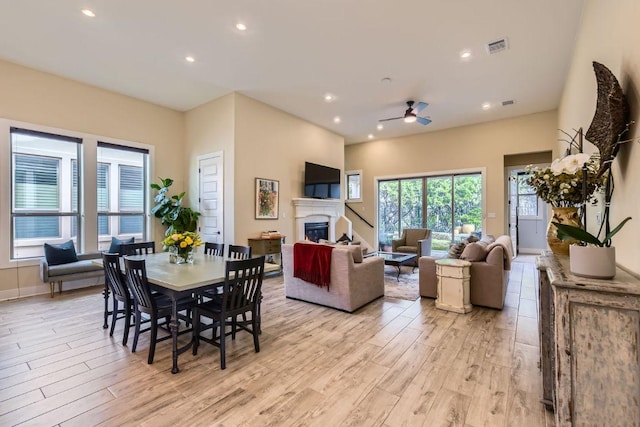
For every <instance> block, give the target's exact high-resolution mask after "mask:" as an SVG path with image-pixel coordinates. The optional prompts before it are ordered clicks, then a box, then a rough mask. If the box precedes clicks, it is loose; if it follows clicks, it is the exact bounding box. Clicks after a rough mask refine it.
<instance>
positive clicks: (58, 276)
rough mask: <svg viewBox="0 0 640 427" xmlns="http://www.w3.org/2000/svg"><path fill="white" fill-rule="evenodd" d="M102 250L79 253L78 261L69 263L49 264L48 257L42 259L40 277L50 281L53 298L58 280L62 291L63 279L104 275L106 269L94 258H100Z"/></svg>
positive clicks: (59, 288)
mask: <svg viewBox="0 0 640 427" xmlns="http://www.w3.org/2000/svg"><path fill="white" fill-rule="evenodd" d="M101 256H102V254H101V253H100V252H93V253H87V254H81V255H78V261H75V262H70V263H67V264H58V265H49V263H48V262H47V260H46V258H44V257H43V258H42V259H41V260H40V278H41V279H42V281H43V282H45V283H46V282H49V286H50V287H51V298H53V291H54V286H55V283H56V282H58V292H59V293H62V281H63V280H78V279H88V278H92V277H100V276H102V275H104V270H103V269H102V267H100V266H99V265H96V264H94V263H93V261H92V260H94V259H96V258H100V257H101Z"/></svg>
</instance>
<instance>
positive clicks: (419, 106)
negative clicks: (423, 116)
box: [413, 102, 429, 113]
mask: <svg viewBox="0 0 640 427" xmlns="http://www.w3.org/2000/svg"><path fill="white" fill-rule="evenodd" d="M428 106H429V104H428V103H426V102H418V103H417V104H416V106H415V107H413V109H414V110H415V112H416V113H419V112H420V111H422V110H424V109H425V108H427V107H428Z"/></svg>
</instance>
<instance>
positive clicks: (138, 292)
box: [124, 257, 196, 364]
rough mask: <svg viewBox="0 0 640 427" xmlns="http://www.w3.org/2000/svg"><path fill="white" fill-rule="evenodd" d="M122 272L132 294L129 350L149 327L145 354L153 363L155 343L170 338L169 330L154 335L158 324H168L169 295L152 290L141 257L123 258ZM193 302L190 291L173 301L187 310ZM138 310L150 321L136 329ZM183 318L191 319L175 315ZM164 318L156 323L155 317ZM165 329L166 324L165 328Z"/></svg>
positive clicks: (138, 318)
mask: <svg viewBox="0 0 640 427" xmlns="http://www.w3.org/2000/svg"><path fill="white" fill-rule="evenodd" d="M124 265H125V272H126V278H127V285H128V286H129V291H130V292H131V295H132V296H133V300H134V310H135V326H136V327H135V333H134V336H133V346H132V347H131V352H132V353H135V352H136V348H137V346H138V338H139V337H140V333H141V332H147V331H151V339H150V340H149V341H150V342H149V358H148V360H147V363H149V364H151V363H153V357H154V355H155V351H156V343H158V342H160V341H164V340H167V339H171V334H169V335H167V336H164V337H161V338H158V326H160V325H165V326H167V327H168V326H169V325H168V323H169V319H170V317H171V311H172V301H171V299H170V298H169V297H167V296H165V295H161V294H153V293H152V292H151V288H150V286H149V282H148V281H147V269H146V264H145V260H144V259H139V260H136V259H130V258H127V257H125V258H124ZM195 304H196V300H195V298H193V297H192V296H191V295H189V296H186V297H184V298H182V299H180V300H179V301H178V302H177V306H178V307H177V308H178V311H179V312H180V311H184V310H191V309H192V308H193V307H194V306H195ZM142 313H145V314H147V315H148V316H149V317H150V321H151V325H150V327H149V328H147V329H145V330H140V323H141V320H142ZM179 316H180V317H181V318H182V319H183V320H185V321H186V322H189V323H190V322H191V319H189V318H188V317H187V316H182V315H179ZM161 319H165V322H164V323H162V324H160V323H159V321H160V320H161ZM167 330H168V328H167ZM188 332H191V330H190V329H185V330H183V331H180V332H179V335H182V334H184V333H188Z"/></svg>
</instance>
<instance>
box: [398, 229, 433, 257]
mask: <svg viewBox="0 0 640 427" xmlns="http://www.w3.org/2000/svg"><path fill="white" fill-rule="evenodd" d="M391 250H392V251H393V252H402V253H407V254H416V255H417V258H416V265H418V261H417V260H418V258H420V257H421V256H430V255H431V230H428V229H426V228H405V229H404V230H402V236H401V237H400V238H399V239H393V240H392V241H391Z"/></svg>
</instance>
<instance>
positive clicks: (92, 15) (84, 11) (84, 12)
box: [82, 9, 96, 18]
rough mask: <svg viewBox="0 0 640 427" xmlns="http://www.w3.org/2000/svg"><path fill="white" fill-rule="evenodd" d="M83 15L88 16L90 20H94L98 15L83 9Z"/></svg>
mask: <svg viewBox="0 0 640 427" xmlns="http://www.w3.org/2000/svg"><path fill="white" fill-rule="evenodd" d="M82 14H83V15H85V16H88V17H89V18H94V17H95V16H96V14H95V13H94V12H93V10H91V9H82Z"/></svg>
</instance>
